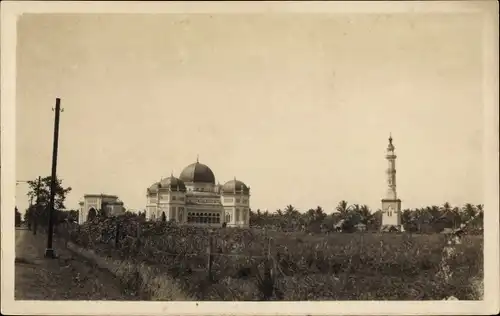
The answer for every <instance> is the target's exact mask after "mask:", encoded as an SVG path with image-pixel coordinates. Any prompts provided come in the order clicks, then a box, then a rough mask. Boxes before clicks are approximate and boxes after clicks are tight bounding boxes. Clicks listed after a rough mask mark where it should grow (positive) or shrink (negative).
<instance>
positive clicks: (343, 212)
mask: <svg viewBox="0 0 500 316" xmlns="http://www.w3.org/2000/svg"><path fill="white" fill-rule="evenodd" d="M335 210H336V211H337V212H339V213H340V216H341V218H342V219H346V218H347V215H348V214H349V204H348V203H347V201H346V200H342V201H340V202H339V204H338V205H337V207H336V208H335Z"/></svg>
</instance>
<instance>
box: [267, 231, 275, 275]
mask: <svg viewBox="0 0 500 316" xmlns="http://www.w3.org/2000/svg"><path fill="white" fill-rule="evenodd" d="M273 246H274V243H273V239H272V238H271V237H269V239H268V244H267V262H268V263H267V266H268V269H269V274H270V276H271V278H272V279H274V276H275V273H276V271H275V267H274V265H275V262H274V258H273V255H274V247H273Z"/></svg>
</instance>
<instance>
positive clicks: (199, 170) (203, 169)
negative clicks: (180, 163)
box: [179, 162, 215, 184]
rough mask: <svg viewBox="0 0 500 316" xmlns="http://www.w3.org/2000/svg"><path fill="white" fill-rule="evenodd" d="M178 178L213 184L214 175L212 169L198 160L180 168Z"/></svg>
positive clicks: (185, 180)
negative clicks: (182, 168)
mask: <svg viewBox="0 0 500 316" xmlns="http://www.w3.org/2000/svg"><path fill="white" fill-rule="evenodd" d="M179 179H180V180H182V181H184V182H198V183H200V182H201V183H211V184H215V176H214V173H213V172H212V170H211V169H210V168H209V167H208V166H206V165H204V164H201V163H199V162H195V163H193V164H190V165H189V166H187V167H186V168H184V170H182V172H181V175H180V176H179Z"/></svg>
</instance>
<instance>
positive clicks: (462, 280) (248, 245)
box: [71, 219, 483, 301]
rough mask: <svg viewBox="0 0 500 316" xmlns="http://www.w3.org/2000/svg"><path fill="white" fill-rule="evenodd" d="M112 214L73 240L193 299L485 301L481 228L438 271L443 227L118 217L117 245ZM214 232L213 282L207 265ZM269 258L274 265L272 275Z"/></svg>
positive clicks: (464, 241) (444, 242)
mask: <svg viewBox="0 0 500 316" xmlns="http://www.w3.org/2000/svg"><path fill="white" fill-rule="evenodd" d="M115 221H116V220H115V219H113V220H112V219H108V220H107V221H104V222H94V223H90V224H85V225H83V226H81V227H80V232H79V234H76V232H75V231H73V233H72V234H71V236H72V237H71V238H72V240H73V241H74V242H76V243H77V244H79V245H81V246H83V247H86V248H93V249H94V250H95V251H96V252H97V253H100V254H102V255H106V256H111V257H115V258H120V259H126V260H130V261H131V262H133V263H134V264H136V265H137V266H144V265H147V266H149V267H155V268H158V269H161V271H162V272H161V273H165V274H167V275H169V276H170V277H172V278H173V279H175V280H176V281H177V282H179V284H180V286H181V288H182V290H183V291H185V292H186V293H187V294H188V295H189V296H191V297H192V298H193V299H197V300H226V301H227V300H229V301H231V300H441V299H444V298H447V297H449V296H455V297H456V298H458V299H460V300H473V299H481V291H482V289H481V286H480V284H481V283H480V282H479V283H478V280H482V278H483V239H482V237H481V236H465V237H464V238H463V240H462V244H459V245H456V246H454V247H455V254H454V255H452V256H449V257H446V258H445V260H446V265H448V266H449V267H450V270H451V271H452V272H453V275H452V277H451V278H450V279H444V278H443V277H442V276H441V275H440V271H441V270H442V265H443V261H442V260H443V248H444V247H445V245H446V241H445V237H444V236H443V235H439V234H434V235H415V234H413V235H410V234H378V233H353V234H343V233H334V234H330V235H309V234H305V233H281V232H274V231H267V232H264V231H262V230H258V229H252V230H244V229H235V228H225V229H218V230H215V231H213V232H210V231H208V230H206V229H204V228H195V227H186V226H183V227H178V226H175V225H173V224H169V223H162V222H155V223H141V224H140V225H141V232H142V233H141V238H140V240H138V239H137V238H136V231H137V225H138V224H137V222H135V221H134V220H125V219H123V220H121V222H120V227H121V237H120V243H119V246H118V247H115V246H114V244H113V243H112V242H109V240H111V239H113V238H108V237H106V236H114V235H113V234H114V231H113V229H114V228H115V227H116V226H115V225H116V223H115ZM210 235H211V236H213V241H214V246H213V249H212V253H213V266H212V280H208V279H207V272H206V267H207V262H208V256H207V253H206V252H207V242H208V239H209V238H208V237H209V236H210ZM269 238H272V241H273V242H272V243H271V248H270V249H269V248H268V245H269ZM113 240H114V239H113ZM268 252H270V253H271V257H272V262H269V261H268V260H267V258H266V257H267V253H268ZM266 265H267V267H268V268H269V267H270V266H269V265H271V266H273V267H274V269H272V273H271V274H269V273H268V272H269V270H268V268H266ZM158 271H160V270H158ZM478 284H479V285H478Z"/></svg>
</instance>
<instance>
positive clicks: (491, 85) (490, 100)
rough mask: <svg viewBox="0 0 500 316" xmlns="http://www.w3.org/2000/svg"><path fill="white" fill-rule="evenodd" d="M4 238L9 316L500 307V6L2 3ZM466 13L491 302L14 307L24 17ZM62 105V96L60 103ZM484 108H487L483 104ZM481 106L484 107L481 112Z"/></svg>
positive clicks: (475, 311)
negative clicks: (474, 67) (476, 86)
mask: <svg viewBox="0 0 500 316" xmlns="http://www.w3.org/2000/svg"><path fill="white" fill-rule="evenodd" d="M1 5H2V7H1V8H2V10H1V23H2V24H1V53H2V54H1V84H2V86H1V88H2V89H1V92H2V94H1V116H0V118H1V143H0V144H1V146H2V147H1V163H2V168H1V195H0V197H1V209H2V210H4V209H5V211H3V212H2V213H1V225H2V226H1V228H2V229H1V236H2V248H1V249H2V252H1V256H2V258H1V259H2V274H1V286H2V300H1V301H2V313H3V314H36V315H49V314H50V315H65V314H75V315H103V314H106V315H144V314H148V315H188V314H189V315H191V314H203V315H227V314H230V315H255V314H262V315H304V314H307V315H331V314H335V313H337V314H343V315H367V314H369V315H400V314H408V315H417V314H418V315H421V314H434V315H463V314H472V315H480V314H484V315H486V314H496V313H498V311H499V309H500V307H499V296H500V294H499V293H500V292H499V283H500V281H499V280H500V279H499V227H498V223H499V212H498V210H499V202H498V192H499V186H498V185H499V177H498V174H499V169H498V153H499V151H498V135H499V130H498V102H499V100H498V84H499V81H498V37H499V33H498V28H497V26H498V3H497V2H496V1H456V2H453V1H433V2H415V1H412V2H404V1H397V2H396V1H395V2H389V1H373V2H354V1H351V2H340V1H338V2H337V1H336V2H316V1H305V2H298V1H297V2H250V1H249V2H146V1H138V2H104V1H103V2H97V1H95V2H77V1H75V2H72V1H64V2H63V1H61V2H56V1H51V2H43V1H19V2H14V1H7V2H6V1H2V2H1ZM208 12H210V13H271V12H272V13H284V14H286V13H305V12H308V13H325V12H328V13H337V14H341V13H347V12H352V13H354V12H355V13H389V12H390V13H406V12H411V13H431V12H435V13H438V12H441V13H445V12H446V13H458V12H470V13H477V14H482V16H483V18H484V29H483V34H484V37H483V52H484V55H483V56H484V64H483V70H484V72H483V76H484V77H483V78H484V79H483V80H484V81H483V84H484V86H483V88H484V89H483V92H484V99H483V103H484V127H485V128H484V147H483V148H484V153H483V154H484V161H483V164H484V181H485V183H484V194H485V196H484V201H485V203H484V205H485V210H486V212H485V239H484V247H485V253H484V255H485V299H484V301H477V302H476V301H475V302H472V301H433V302H416V301H409V302H401V301H399V302H383V301H370V302H340V301H335V302H224V303H222V302H96V301H93V302H77V301H64V302H63V301H43V302H42V301H14V260H13V259H14V240H15V238H14V229H13V227H14V225H13V224H14V212H11V211H9V210H13V209H14V205H15V197H14V196H15V102H16V98H15V91H16V89H15V84H16V81H15V78H16V48H15V47H16V45H15V43H16V34H17V33H16V20H17V17H18V16H19V15H20V14H23V13H135V14H137V13H145V14H147V13H208ZM55 97H57V96H55V95H54V98H55ZM478 102H479V101H478ZM479 106H481V105H480V104H478V107H479Z"/></svg>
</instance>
